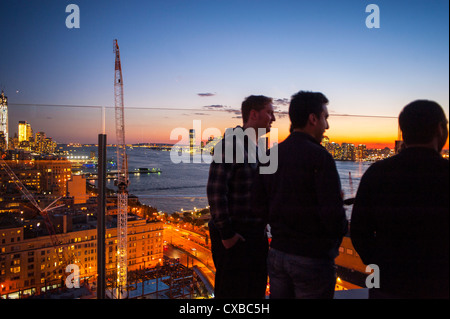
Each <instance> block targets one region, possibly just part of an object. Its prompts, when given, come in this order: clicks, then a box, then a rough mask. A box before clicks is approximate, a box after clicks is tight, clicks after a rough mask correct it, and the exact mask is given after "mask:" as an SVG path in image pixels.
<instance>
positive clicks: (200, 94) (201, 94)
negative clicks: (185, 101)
mask: <svg viewBox="0 0 450 319" xmlns="http://www.w3.org/2000/svg"><path fill="white" fill-rule="evenodd" d="M197 95H198V96H200V97H209V96H214V95H216V93H197Z"/></svg>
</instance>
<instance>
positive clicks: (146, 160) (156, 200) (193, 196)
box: [66, 147, 371, 217]
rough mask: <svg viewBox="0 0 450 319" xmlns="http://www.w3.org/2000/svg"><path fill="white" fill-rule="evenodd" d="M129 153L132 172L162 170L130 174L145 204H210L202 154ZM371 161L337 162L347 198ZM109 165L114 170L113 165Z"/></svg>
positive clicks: (85, 152) (111, 151)
mask: <svg viewBox="0 0 450 319" xmlns="http://www.w3.org/2000/svg"><path fill="white" fill-rule="evenodd" d="M66 149H68V148H66ZM68 150H69V151H70V152H72V154H74V155H80V156H90V154H92V152H94V153H95V154H96V153H97V149H96V147H81V148H70V149H68ZM127 155H128V166H129V171H133V170H135V169H139V168H150V169H151V168H158V169H160V170H161V173H160V174H140V175H130V176H129V180H130V185H129V187H128V190H129V192H130V194H133V195H136V196H137V197H139V200H140V201H141V202H142V203H144V204H147V205H150V206H153V207H155V208H157V209H158V210H160V211H164V212H168V213H172V212H175V211H177V212H180V211H181V210H182V209H183V210H184V211H186V210H192V209H194V208H204V207H206V206H207V205H208V201H207V198H206V183H207V180H208V171H209V164H208V163H205V162H204V161H201V158H200V155H194V160H192V161H191V162H190V163H179V164H175V163H173V162H172V160H171V158H170V152H168V151H159V150H154V149H148V148H142V147H134V148H127ZM115 156H116V154H115V148H113V147H108V149H107V158H108V159H109V160H115ZM195 156H198V157H195ZM196 162H198V163H196ZM370 164H371V163H370V162H341V161H337V162H336V166H337V169H338V172H339V176H340V178H341V184H342V189H343V191H344V197H345V198H351V197H354V196H355V194H356V191H357V189H358V185H359V181H360V179H361V177H362V175H363V174H364V172H365V171H366V169H367V168H368V167H369V166H370ZM109 168H110V169H115V167H114V166H111V165H110V166H109ZM108 187H109V188H112V189H115V186H114V184H113V181H108ZM350 214H351V207H348V209H347V216H348V217H349V216H350Z"/></svg>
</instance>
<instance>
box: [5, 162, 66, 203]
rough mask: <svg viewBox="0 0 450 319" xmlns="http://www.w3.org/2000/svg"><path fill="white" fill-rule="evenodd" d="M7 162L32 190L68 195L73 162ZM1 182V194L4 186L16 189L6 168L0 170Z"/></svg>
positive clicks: (33, 191)
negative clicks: (68, 183)
mask: <svg viewBox="0 0 450 319" xmlns="http://www.w3.org/2000/svg"><path fill="white" fill-rule="evenodd" d="M5 162H6V163H7V164H8V166H9V167H10V168H11V169H12V170H13V171H14V173H15V174H16V175H17V177H18V178H19V179H20V180H21V181H22V183H23V184H24V185H25V187H27V189H29V191H30V192H32V193H38V194H44V195H50V194H51V195H54V196H66V195H67V182H68V181H69V180H70V179H71V178H72V169H71V163H70V162H69V161H68V160H65V159H64V160H31V159H30V160H12V161H11V160H7V161H5ZM0 183H1V184H2V188H0V195H1V193H2V191H1V190H2V189H3V188H5V189H7V188H8V187H10V188H11V189H16V187H15V186H14V183H13V181H11V178H10V177H9V175H8V174H7V173H6V172H5V171H4V170H0ZM8 184H9V185H10V186H8ZM0 198H1V196H0Z"/></svg>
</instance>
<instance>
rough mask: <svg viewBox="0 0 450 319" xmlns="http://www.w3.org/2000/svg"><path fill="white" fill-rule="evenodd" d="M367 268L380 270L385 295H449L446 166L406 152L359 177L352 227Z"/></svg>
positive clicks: (431, 156) (420, 152) (429, 154)
mask: <svg viewBox="0 0 450 319" xmlns="http://www.w3.org/2000/svg"><path fill="white" fill-rule="evenodd" d="M350 229H351V236H352V241H353V243H354V245H355V248H356V250H357V251H358V253H359V255H360V256H361V258H362V260H363V262H364V263H365V264H370V263H374V264H377V265H378V266H379V268H380V287H381V289H382V290H383V291H386V292H392V293H395V294H399V295H405V296H418V297H433V296H442V294H446V295H447V296H448V280H449V277H448V274H449V255H448V253H449V162H448V161H447V160H445V159H443V158H442V157H441V156H440V155H439V154H438V153H437V152H436V151H434V150H432V149H428V148H407V149H405V150H403V151H402V152H401V153H400V154H398V155H396V156H394V157H392V158H389V159H386V160H384V161H380V162H377V163H374V164H373V165H372V166H371V167H370V168H369V169H368V170H367V172H366V174H365V175H364V176H363V178H362V180H361V183H360V188H359V189H358V194H357V197H356V200H355V204H354V208H353V215H352V220H351V224H350Z"/></svg>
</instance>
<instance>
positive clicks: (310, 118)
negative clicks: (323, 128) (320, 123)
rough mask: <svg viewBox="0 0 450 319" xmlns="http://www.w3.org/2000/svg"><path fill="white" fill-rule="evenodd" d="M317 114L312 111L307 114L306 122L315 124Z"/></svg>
mask: <svg viewBox="0 0 450 319" xmlns="http://www.w3.org/2000/svg"><path fill="white" fill-rule="evenodd" d="M317 120H318V119H317V116H316V114H314V113H311V114H309V116H308V123H309V124H311V125H313V126H315V125H316V124H317Z"/></svg>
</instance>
